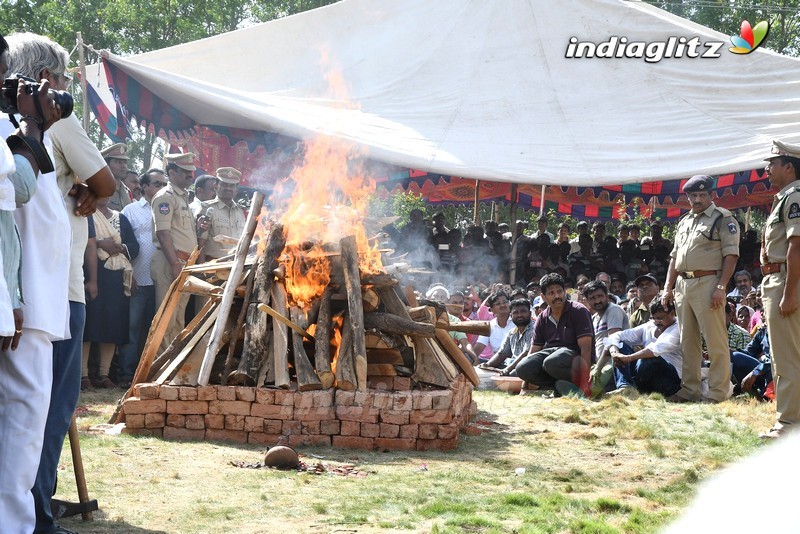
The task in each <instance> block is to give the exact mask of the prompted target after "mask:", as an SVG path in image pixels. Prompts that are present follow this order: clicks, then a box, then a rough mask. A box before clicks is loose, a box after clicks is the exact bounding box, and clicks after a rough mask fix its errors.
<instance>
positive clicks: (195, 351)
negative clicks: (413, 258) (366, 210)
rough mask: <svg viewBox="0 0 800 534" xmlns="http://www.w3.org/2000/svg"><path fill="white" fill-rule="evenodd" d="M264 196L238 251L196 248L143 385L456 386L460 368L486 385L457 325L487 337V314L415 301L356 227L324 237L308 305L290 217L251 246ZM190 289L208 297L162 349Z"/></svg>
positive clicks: (148, 353) (145, 365)
mask: <svg viewBox="0 0 800 534" xmlns="http://www.w3.org/2000/svg"><path fill="white" fill-rule="evenodd" d="M262 202H263V197H261V195H260V193H255V194H254V196H253V203H252V206H253V208H252V209H251V212H250V216H249V218H248V221H247V227H246V229H245V234H244V235H243V236H242V238H241V239H240V241H239V244H238V247H237V249H236V252H235V254H233V255H232V256H230V257H226V258H221V259H219V260H215V261H213V262H209V263H205V264H198V265H195V264H194V258H195V256H196V254H195V255H193V256H192V258H190V261H189V263H188V264H187V266H186V267H185V268H184V270H183V272H182V273H181V276H180V277H178V279H177V280H176V281H175V282H174V283H173V286H172V288H171V290H170V292H169V294H168V296H167V298H166V299H165V301H164V302H163V303H162V305H161V308H160V309H159V311H158V313H157V314H156V317H155V319H154V321H153V324H152V326H151V329H150V333H149V336H148V340H147V343H146V346H145V351H144V353H143V355H142V358H141V360H140V364H139V367H138V369H137V372H136V376H135V377H134V384H137V383H143V382H151V383H157V384H171V385H188V386H195V385H208V384H220V385H239V386H242V385H246V386H258V387H261V386H267V387H269V386H273V387H277V388H286V389H297V390H299V391H310V390H319V389H329V388H332V387H335V388H338V389H342V390H346V391H352V390H359V391H364V390H366V389H367V388H368V387H370V386H372V387H379V385H380V384H383V386H389V389H392V388H391V387H390V385H391V384H393V383H396V382H393V380H392V378H393V377H408V378H409V380H407V381H406V383H412V382H413V383H417V384H428V385H432V386H441V387H449V386H450V384H451V382H452V381H453V380H454V379H455V378H456V377H457V376H458V375H459V374H460V373H464V374H465V375H466V376H467V378H468V379H469V380H470V381H471V382H472V383H473V384H475V385H477V384H478V382H479V379H478V377H477V375H476V373H475V371H474V369H473V367H472V365H471V363H470V362H469V360H468V359H467V357H466V356H465V355H464V353H463V352H462V351H461V349H460V348H459V347H458V345H457V343H456V342H455V341H454V340H453V338H452V337H451V335H450V332H452V331H460V332H466V333H478V334H487V335H488V333H489V324H488V323H487V322H484V321H467V322H461V323H457V322H453V323H451V321H449V319H448V313H447V310H446V309H445V307H444V306H441V305H437V304H436V303H426V304H428V305H421V306H420V305H417V302H416V301H415V299H414V293H413V291H412V290H410V288H409V287H406V288H405V290H403V289H402V288H401V286H400V284H399V281H398V280H397V279H396V278H395V277H394V276H393V275H389V274H387V273H386V270H390V271H391V270H395V271H396V270H397V269H392V266H389V267H388V268H387V269H385V270H384V271H383V272H378V273H370V274H365V273H362V272H361V271H360V269H359V251H358V250H357V245H356V240H355V237H354V236H348V237H345V238H343V239H341V240H340V241H339V243H326V244H324V247H323V248H324V249H325V250H326V251H328V252H327V257H328V260H329V263H330V276H329V282H328V284H327V285H326V286H325V287H324V288H321V290H320V291H318V295H317V296H315V297H314V298H313V299H311V301H310V302H308V303H304V305H303V306H300V305H298V304H296V303H294V302H293V299H292V297H291V295H290V294H289V293H288V292H287V277H288V276H289V275H288V274H287V269H286V255H287V253H289V252H287V251H288V250H289V248H287V247H286V232H285V230H284V227H283V226H282V225H281V224H280V223H275V224H273V225H272V226H271V228H270V229H269V232H268V234H267V235H266V236H265V237H264V238H263V239H262V242H261V243H259V244H258V246H256V245H253V246H252V247H251V246H250V242H251V240H252V238H253V235H254V233H255V228H256V223H257V217H256V215H254V213H256V212H257V211H258V207H259V206H260V205H261V203H262ZM291 250H292V251H293V252H291V253H295V254H302V252H301V250H304V249H302V248H301V249H298V248H296V247H293V248H292V249H291ZM186 293H190V294H194V295H198V296H199V297H200V298H203V299H206V300H205V304H204V306H203V307H202V309H201V310H200V312H199V313H198V314H197V315H196V316H195V318H194V319H193V320H192V321H191V322H190V323H189V324H187V325H186V327H185V328H184V330H183V331H182V332H181V333H180V335H178V336H177V337H176V338H175V339H173V340H171V343H170V345H169V347H168V348H167V349H166V350H165V351H163V352H161V353H160V354H156V352H157V350H156V348H157V347H158V346H159V344H160V343H161V341H162V338H163V336H164V332H165V330H166V323H167V319H168V318H169V317H170V315H171V314H172V313H173V312H174V309H175V304H176V303H177V299H178V298H180V296H181V295H182V294H186ZM400 383H402V382H400Z"/></svg>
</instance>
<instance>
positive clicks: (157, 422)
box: [144, 413, 167, 428]
mask: <svg viewBox="0 0 800 534" xmlns="http://www.w3.org/2000/svg"><path fill="white" fill-rule="evenodd" d="M166 419H167V418H166V417H165V416H164V414H163V413H146V414H144V427H145V428H163V427H164V424H165V423H166Z"/></svg>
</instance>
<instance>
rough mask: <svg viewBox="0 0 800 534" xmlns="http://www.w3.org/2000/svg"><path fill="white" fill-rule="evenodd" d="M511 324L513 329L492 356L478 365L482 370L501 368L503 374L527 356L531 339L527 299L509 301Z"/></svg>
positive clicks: (531, 329) (531, 332) (531, 330)
mask: <svg viewBox="0 0 800 534" xmlns="http://www.w3.org/2000/svg"><path fill="white" fill-rule="evenodd" d="M511 322H512V323H514V326H515V328H513V329H511V330H510V331H509V332H508V334H506V337H505V339H504V340H503V343H502V344H501V345H500V348H499V349H498V350H497V352H495V353H494V356H492V358H491V359H490V360H489V361H488V362H486V363H483V364H481V365H480V367H481V368H482V369H489V368H495V369H497V368H502V367H505V369H504V374H508V373H510V372H511V371H513V370H514V367H516V366H517V364H518V363H519V362H520V360H522V358H524V357H525V356H527V355H528V350H529V349H530V348H531V338H533V323H532V321H531V303H530V301H529V300H528V299H525V298H519V299H515V300H512V301H511Z"/></svg>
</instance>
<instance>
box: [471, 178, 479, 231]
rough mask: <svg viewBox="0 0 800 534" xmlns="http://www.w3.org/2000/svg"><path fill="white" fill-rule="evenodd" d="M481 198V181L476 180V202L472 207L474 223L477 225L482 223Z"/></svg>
mask: <svg viewBox="0 0 800 534" xmlns="http://www.w3.org/2000/svg"><path fill="white" fill-rule="evenodd" d="M480 200H481V181H480V180H475V203H474V204H473V208H472V223H473V224H474V225H475V226H480V225H481V215H480V210H479V208H478V206H479V205H480Z"/></svg>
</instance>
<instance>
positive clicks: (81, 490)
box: [68, 414, 94, 521]
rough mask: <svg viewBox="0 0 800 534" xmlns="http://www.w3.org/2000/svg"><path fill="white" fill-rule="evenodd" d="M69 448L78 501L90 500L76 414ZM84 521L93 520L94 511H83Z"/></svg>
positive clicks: (70, 430) (72, 424) (71, 429)
mask: <svg viewBox="0 0 800 534" xmlns="http://www.w3.org/2000/svg"><path fill="white" fill-rule="evenodd" d="M68 434H69V448H70V451H71V452H72V469H73V471H75V485H76V486H77V487H78V502H80V503H84V502H89V489H88V488H87V487H86V472H85V471H84V470H83V455H81V443H80V438H79V436H78V425H77V423H76V422H75V414H72V420H71V421H70V422H69V433H68ZM81 518H82V519H83V520H84V521H93V520H94V519H93V517H92V512H81Z"/></svg>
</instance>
